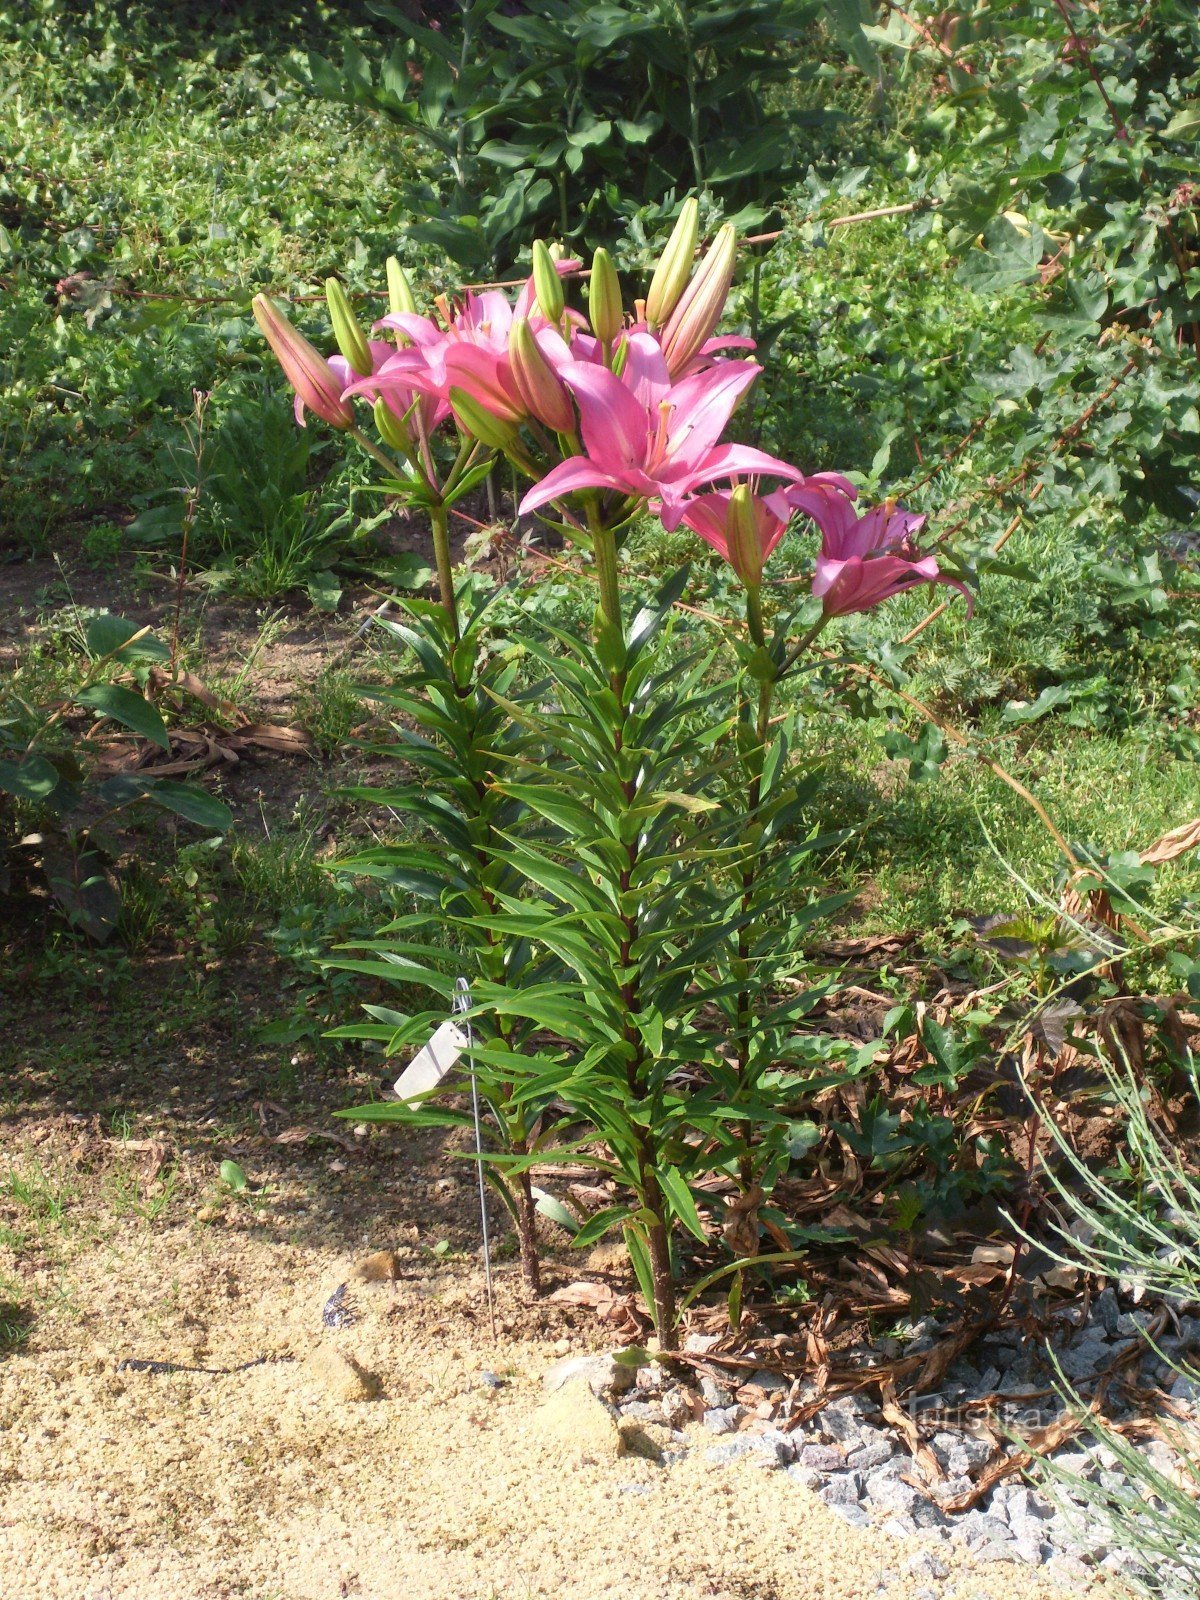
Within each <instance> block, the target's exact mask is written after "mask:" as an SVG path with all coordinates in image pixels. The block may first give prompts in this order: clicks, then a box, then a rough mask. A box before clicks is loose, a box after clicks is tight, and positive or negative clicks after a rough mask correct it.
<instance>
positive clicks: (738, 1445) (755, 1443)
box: [704, 1433, 788, 1467]
mask: <svg viewBox="0 0 1200 1600" xmlns="http://www.w3.org/2000/svg"><path fill="white" fill-rule="evenodd" d="M743 1458H745V1459H749V1460H750V1461H752V1462H753V1464H754V1465H755V1466H763V1467H783V1466H786V1465H787V1462H788V1450H787V1448H786V1447H783V1448H781V1447H780V1445H779V1443H778V1440H777V1439H776V1438H775V1437H774V1436H773V1435H772V1434H768V1433H742V1434H739V1435H738V1437H737V1438H736V1439H727V1440H725V1441H724V1442H723V1443H721V1444H712V1445H709V1447H708V1449H707V1450H706V1451H705V1452H704V1459H705V1460H706V1461H711V1462H712V1463H713V1464H714V1465H715V1466H718V1467H723V1466H727V1465H728V1464H729V1462H731V1461H740V1460H742V1459H743Z"/></svg>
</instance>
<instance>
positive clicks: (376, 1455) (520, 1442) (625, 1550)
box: [0, 1129, 1061, 1600]
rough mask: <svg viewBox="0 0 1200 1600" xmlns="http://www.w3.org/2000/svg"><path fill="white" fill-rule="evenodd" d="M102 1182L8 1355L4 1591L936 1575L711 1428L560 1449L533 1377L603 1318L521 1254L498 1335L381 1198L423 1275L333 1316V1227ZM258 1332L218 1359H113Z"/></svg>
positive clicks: (41, 1599)
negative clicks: (315, 1367) (592, 1458)
mask: <svg viewBox="0 0 1200 1600" xmlns="http://www.w3.org/2000/svg"><path fill="white" fill-rule="evenodd" d="M12 1131H13V1130H11V1129H10V1137H11V1134H12ZM419 1154H420V1153H419V1152H418V1155H419ZM395 1155H396V1157H397V1159H398V1161H400V1162H403V1161H404V1157H405V1152H404V1151H403V1150H401V1149H397V1150H396V1152H395ZM95 1176H96V1175H93V1177H95ZM90 1198H91V1197H90V1196H89V1197H87V1198H85V1199H84V1200H81V1202H80V1209H81V1210H83V1211H85V1212H87V1213H88V1214H89V1216H90V1228H91V1229H94V1230H95V1231H94V1234H93V1236H92V1237H75V1236H71V1237H68V1238H66V1242H65V1244H64V1245H63V1247H62V1248H61V1249H51V1250H50V1251H48V1252H47V1255H46V1258H45V1265H44V1266H42V1267H40V1268H38V1269H36V1270H35V1272H34V1280H35V1283H40V1284H41V1286H42V1287H43V1288H45V1289H47V1290H49V1291H50V1296H51V1298H50V1299H49V1300H48V1301H47V1302H46V1303H45V1307H44V1309H43V1311H42V1312H41V1314H40V1315H39V1317H38V1320H37V1323H36V1325H35V1326H34V1328H33V1330H32V1331H31V1333H30V1335H29V1337H28V1340H27V1342H26V1343H25V1345H24V1347H23V1348H20V1349H19V1350H17V1351H15V1352H14V1353H11V1354H9V1355H8V1356H7V1357H6V1358H5V1359H4V1361H3V1364H2V1366H0V1482H3V1484H4V1494H3V1509H2V1512H0V1593H2V1594H3V1595H4V1596H5V1597H6V1600H51V1597H53V1600H175V1597H177V1596H178V1597H180V1600H184V1597H186V1600H232V1597H235V1596H236V1597H242V1596H253V1597H255V1600H268V1597H272V1596H278V1597H286V1600H333V1597H341V1596H353V1597H361V1600H491V1597H504V1600H509V1597H526V1596H528V1597H539V1600H541V1597H547V1600H549V1597H554V1600H558V1597H560V1596H563V1595H567V1596H570V1597H571V1600H601V1597H604V1600H608V1597H613V1600H616V1597H620V1600H668V1597H669V1600H676V1597H679V1600H683V1597H685V1596H687V1597H689V1600H690V1597H693V1596H705V1597H710V1600H861V1597H863V1596H869V1595H873V1594H875V1593H876V1592H877V1589H878V1584H879V1581H880V1578H881V1576H882V1575H883V1574H885V1573H887V1574H891V1575H893V1581H892V1582H891V1583H890V1585H889V1587H888V1590H887V1593H888V1595H889V1597H896V1600H905V1597H911V1596H913V1595H915V1593H916V1591H917V1590H918V1589H919V1588H921V1587H922V1585H921V1584H920V1583H919V1582H918V1581H917V1580H916V1579H911V1580H910V1579H909V1578H907V1577H906V1576H904V1569H905V1561H906V1559H907V1557H908V1556H909V1555H910V1554H911V1553H912V1551H913V1549H915V1546H914V1547H910V1546H909V1545H908V1544H907V1543H901V1544H897V1543H896V1542H895V1541H894V1540H890V1539H888V1538H887V1537H886V1536H884V1535H882V1534H875V1533H866V1532H860V1531H857V1530H854V1529H851V1528H849V1527H847V1526H846V1525H845V1524H844V1523H842V1522H840V1521H839V1520H838V1519H836V1518H835V1517H834V1516H833V1514H832V1513H831V1512H829V1511H827V1510H826V1509H825V1507H824V1506H823V1505H822V1504H821V1503H820V1502H819V1501H818V1500H816V1499H815V1498H814V1497H813V1496H812V1495H810V1494H809V1493H808V1492H806V1491H805V1490H803V1489H801V1488H800V1487H799V1486H798V1485H796V1484H795V1483H793V1482H791V1481H790V1480H788V1479H787V1478H785V1477H784V1476H783V1475H781V1474H777V1473H766V1472H763V1471H759V1470H755V1469H754V1468H751V1467H745V1466H741V1465H740V1464H739V1465H736V1466H734V1467H715V1466H711V1465H708V1464H706V1463H705V1462H704V1460H703V1456H702V1452H701V1451H699V1450H697V1451H694V1452H693V1453H692V1455H691V1456H690V1457H689V1458H688V1460H687V1461H685V1462H684V1463H683V1464H682V1465H680V1466H677V1467H674V1468H671V1469H669V1471H668V1470H666V1469H664V1468H662V1467H660V1466H658V1465H656V1464H655V1463H652V1462H650V1461H647V1460H642V1459H637V1458H633V1457H625V1456H617V1455H615V1454H614V1455H613V1456H612V1458H611V1459H608V1460H604V1461H601V1462H598V1463H593V1464H587V1465H584V1464H580V1463H579V1461H578V1460H577V1459H574V1458H573V1457H572V1455H571V1453H570V1452H569V1451H567V1452H565V1453H564V1452H563V1450H562V1448H561V1447H560V1446H559V1445H557V1444H556V1443H555V1441H554V1438H553V1437H552V1436H550V1435H548V1433H547V1431H546V1429H545V1428H544V1427H543V1425H542V1421H541V1418H540V1414H539V1410H538V1406H539V1402H540V1398H541V1396H540V1377H541V1374H542V1372H543V1371H544V1369H545V1368H546V1366H547V1365H548V1364H549V1363H550V1361H551V1360H552V1359H553V1358H554V1356H555V1354H556V1353H560V1352H561V1350H562V1348H563V1343H562V1341H563V1340H564V1339H565V1340H569V1343H570V1347H571V1348H572V1349H574V1348H576V1347H580V1348H582V1347H586V1346H587V1345H588V1344H591V1343H594V1342H595V1339H594V1335H593V1334H592V1333H591V1331H590V1330H589V1329H588V1328H587V1327H586V1326H585V1327H581V1328H579V1329H577V1330H574V1331H572V1330H571V1329H570V1327H569V1325H568V1323H567V1321H566V1318H565V1316H564V1315H563V1314H562V1313H559V1312H557V1311H556V1309H555V1308H552V1307H545V1306H543V1307H541V1308H534V1309H530V1308H528V1307H526V1306H525V1305H524V1304H523V1303H522V1302H521V1300H520V1297H519V1293H518V1290H517V1287H516V1283H515V1272H514V1269H513V1268H512V1267H511V1266H505V1267H503V1268H502V1270H501V1272H500V1275H499V1280H498V1290H499V1301H500V1307H499V1309H500V1327H499V1331H498V1334H497V1337H496V1339H495V1340H493V1339H492V1338H491V1336H490V1334H489V1331H488V1326H487V1318H486V1313H485V1310H484V1306H483V1302H482V1297H481V1292H480V1291H481V1286H480V1278H479V1273H478V1271H477V1269H476V1268H475V1267H474V1266H473V1265H470V1264H467V1263H461V1262H460V1263H451V1264H449V1265H446V1266H442V1265H437V1264H433V1263H430V1262H429V1261H428V1259H427V1258H422V1256H421V1255H420V1253H419V1252H418V1250H417V1249H416V1248H415V1247H413V1246H412V1245H411V1243H408V1244H406V1243H405V1235H404V1234H403V1232H402V1231H401V1230H400V1229H399V1228H398V1226H397V1225H396V1224H395V1223H394V1224H393V1226H392V1228H391V1229H388V1228H385V1227H384V1226H383V1223H382V1219H381V1221H380V1227H379V1231H377V1232H374V1233H372V1234H371V1235H370V1236H369V1237H366V1238H364V1239H363V1243H369V1244H371V1245H378V1244H382V1243H386V1242H398V1243H400V1244H401V1247H402V1248H401V1260H402V1271H405V1272H408V1273H410V1274H411V1275H410V1276H408V1277H405V1278H403V1279H402V1280H401V1281H400V1282H399V1283H398V1284H396V1285H395V1286H393V1285H391V1284H380V1285H365V1284H364V1285H361V1286H356V1287H355V1288H354V1290H353V1291H352V1300H353V1304H354V1306H355V1309H356V1311H357V1313H358V1319H359V1320H358V1321H357V1323H356V1324H355V1325H354V1326H353V1327H352V1328H349V1329H345V1330H342V1331H340V1332H337V1333H332V1334H331V1333H324V1334H323V1333H322V1330H321V1315H320V1313H321V1307H322V1305H323V1303H324V1301H325V1299H326V1297H327V1296H328V1295H329V1293H330V1292H331V1291H332V1290H333V1289H334V1288H335V1287H336V1285H337V1284H338V1283H340V1282H342V1281H343V1280H344V1279H345V1278H346V1277H347V1276H348V1274H349V1272H350V1271H351V1268H352V1264H353V1259H354V1255H353V1252H348V1251H347V1250H346V1249H345V1247H344V1246H345V1242H346V1241H344V1240H342V1241H338V1240H336V1239H335V1237H334V1234H335V1232H336V1230H334V1229H332V1228H331V1229H330V1230H329V1236H328V1237H326V1238H321V1237H319V1235H318V1233H316V1232H314V1231H311V1230H310V1231H307V1232H306V1233H303V1234H302V1233H301V1232H300V1231H299V1230H297V1229H296V1228H294V1227H293V1226H291V1225H290V1224H289V1223H288V1222H286V1221H283V1220H279V1219H280V1217H281V1216H282V1215H286V1213H278V1212H275V1213H272V1212H267V1213H266V1214H265V1215H266V1221H265V1222H264V1223H262V1224H261V1225H258V1224H257V1222H256V1219H255V1215H254V1213H253V1212H251V1211H250V1210H248V1208H246V1207H243V1206H238V1207H234V1208H232V1209H227V1210H226V1211H225V1212H224V1213H223V1214H224V1216H225V1217H226V1218H227V1219H228V1220H227V1221H225V1222H220V1223H217V1224H215V1225H214V1224H207V1225H206V1224H199V1223H197V1221H196V1220H195V1216H194V1215H192V1216H190V1217H189V1216H187V1215H185V1214H181V1213H180V1212H179V1211H177V1212H176V1215H175V1220H174V1221H172V1222H170V1223H169V1224H166V1225H157V1226H153V1225H149V1224H146V1223H144V1222H142V1221H140V1220H139V1219H134V1218H126V1219H125V1220H124V1221H123V1222H121V1223H120V1224H119V1225H112V1224H113V1222H114V1219H113V1218H112V1217H111V1215H110V1216H109V1217H108V1219H107V1221H108V1223H109V1225H108V1226H106V1225H105V1218H104V1217H103V1216H101V1215H100V1214H98V1213H97V1211H96V1209H95V1207H94V1205H89V1204H88V1199H90ZM384 1209H386V1208H384ZM252 1224H254V1225H252ZM322 1340H324V1342H325V1344H326V1345H333V1346H335V1347H336V1348H338V1349H339V1350H341V1351H343V1352H344V1353H346V1354H348V1355H350V1356H352V1357H353V1358H354V1359H355V1360H357V1361H358V1362H359V1363H360V1365H361V1366H362V1368H363V1369H364V1370H365V1371H366V1372H367V1373H369V1374H370V1375H371V1377H372V1379H373V1380H374V1381H375V1382H376V1384H377V1385H378V1393H377V1396H376V1397H375V1398H373V1399H370V1400H363V1401H357V1402H348V1401H345V1400H342V1399H340V1398H338V1397H337V1396H335V1395H334V1394H332V1393H331V1392H329V1391H328V1390H327V1389H326V1388H325V1387H324V1386H323V1385H322V1384H321V1383H320V1382H318V1381H317V1380H316V1379H314V1378H313V1377H312V1376H311V1374H310V1372H309V1370H308V1369H306V1368H305V1366H304V1365H303V1364H302V1359H301V1358H304V1357H305V1356H307V1355H308V1354H309V1353H310V1352H311V1351H312V1350H313V1348H314V1347H315V1346H316V1345H317V1344H318V1343H319V1342H321V1341H322ZM262 1355H266V1356H268V1357H270V1358H271V1359H270V1360H269V1361H268V1362H267V1363H265V1364H263V1365H260V1366H255V1367H252V1368H250V1369H248V1370H246V1371H243V1372H240V1373H234V1374H232V1375H229V1376H207V1375H201V1374H194V1373H179V1374H170V1375H155V1374H151V1373H143V1372H134V1371H124V1372H118V1371H117V1370H116V1369H117V1365H118V1363H119V1362H120V1361H121V1360H123V1359H124V1358H126V1357H128V1356H140V1357H150V1358H168V1359H171V1360H175V1361H189V1362H192V1363H195V1364H198V1365H206V1366H234V1365H236V1364H238V1363H240V1362H243V1361H248V1360H252V1359H254V1358H255V1357H258V1356H262ZM289 1358H290V1359H289ZM485 1369H486V1370H489V1371H491V1372H494V1373H497V1374H499V1375H501V1376H503V1377H505V1378H506V1379H507V1382H506V1383H505V1385H504V1387H502V1388H500V1389H497V1390H492V1389H489V1388H487V1387H485V1386H484V1385H483V1383H482V1382H481V1378H480V1373H481V1371H483V1370H485ZM637 1491H641V1492H637ZM949 1559H950V1560H951V1561H952V1562H953V1561H954V1560H955V1558H953V1557H951V1558H949ZM959 1559H960V1560H961V1561H962V1562H963V1566H961V1567H959V1568H958V1570H957V1571H956V1572H955V1574H954V1575H953V1576H952V1579H951V1581H952V1582H953V1581H957V1583H958V1586H959V1592H960V1593H969V1594H970V1595H971V1596H972V1597H975V1596H978V1597H979V1600H985V1597H986V1600H1043V1597H1045V1600H1050V1597H1051V1596H1052V1595H1054V1594H1055V1593H1056V1592H1061V1591H1056V1590H1055V1588H1054V1586H1053V1585H1052V1584H1049V1583H1047V1582H1043V1581H1040V1580H1039V1579H1037V1578H1035V1577H1032V1576H1027V1575H1025V1574H1023V1573H1017V1572H1015V1571H1014V1570H1013V1569H1012V1568H1004V1569H986V1568H980V1569H978V1570H972V1571H970V1573H969V1586H968V1588H967V1589H965V1590H964V1589H963V1588H962V1582H963V1579H964V1577H966V1576H967V1571H966V1567H967V1566H969V1561H968V1559H967V1558H959ZM926 1582H927V1580H926Z"/></svg>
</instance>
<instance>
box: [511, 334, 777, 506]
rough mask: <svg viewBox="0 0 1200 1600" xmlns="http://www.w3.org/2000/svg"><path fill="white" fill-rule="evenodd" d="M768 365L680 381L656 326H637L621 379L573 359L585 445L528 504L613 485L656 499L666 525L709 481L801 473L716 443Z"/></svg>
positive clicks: (729, 366) (737, 365) (566, 377)
mask: <svg viewBox="0 0 1200 1600" xmlns="http://www.w3.org/2000/svg"><path fill="white" fill-rule="evenodd" d="M760 370H761V369H760V368H759V367H757V366H756V365H755V364H754V363H753V362H752V361H722V362H719V363H717V364H716V365H715V366H712V367H709V368H707V369H706V370H705V371H703V372H698V373H694V374H692V376H690V377H688V378H684V379H683V380H682V382H680V383H672V381H671V377H670V374H669V373H668V371H667V364H666V361H665V360H664V358H663V354H662V351H661V349H660V348H659V345H658V341H657V340H656V339H655V338H654V337H653V336H652V335H650V334H648V333H635V334H631V335H630V337H629V349H628V354H627V356H626V359H625V365H624V368H623V370H622V372H621V376H620V377H619V378H618V377H617V376H616V375H615V374H614V373H612V372H610V371H608V369H607V368H606V367H603V366H601V365H598V364H593V363H590V362H578V361H572V362H567V363H565V364H564V365H563V366H562V367H560V369H559V376H560V377H561V378H562V379H563V381H564V382H565V383H566V385H567V387H568V388H569V389H570V390H571V392H572V393H573V394H574V396H575V402H576V405H577V406H578V407H579V419H580V428H581V431H582V434H583V447H584V454H582V455H578V456H572V457H570V459H569V460H567V461H564V462H562V463H561V465H559V466H557V467H555V468H554V469H553V470H552V471H551V472H549V473H547V475H546V476H545V477H544V478H543V479H542V481H541V482H540V483H538V484H535V485H534V487H533V488H532V489H530V491H529V492H528V494H526V496H525V498H524V499H523V500H522V501H521V507H520V509H521V511H522V513H524V512H528V511H533V510H536V509H537V507H538V506H544V505H546V504H548V503H549V502H550V501H551V500H557V499H559V498H560V497H562V496H563V495H569V494H575V493H577V492H578V491H580V490H582V489H611V490H614V491H615V492H616V493H618V494H622V495H628V496H630V497H631V498H633V499H636V500H653V501H656V502H657V503H658V505H657V509H658V513H659V516H660V517H661V518H662V521H663V524H664V525H665V526H666V527H667V528H674V527H676V526H677V525H678V523H679V522H680V520H681V519H682V517H683V514H684V511H685V509H686V505H687V499H688V496H689V495H691V494H692V493H693V492H694V491H695V490H696V489H697V488H699V487H701V486H702V485H707V484H710V483H716V482H719V481H720V480H721V479H724V478H732V477H736V476H744V475H747V474H751V473H753V474H758V473H764V474H767V475H769V476H773V477H778V478H783V479H785V480H790V481H793V482H799V481H802V479H803V474H802V473H800V472H799V471H797V469H796V468H795V467H791V466H789V465H788V464H787V462H785V461H777V460H776V459H775V457H774V456H769V455H767V454H766V452H765V451H762V450H757V449H754V448H753V447H752V446H750V445H740V444H723V445H722V444H718V443H717V440H718V439H719V438H720V436H721V434H722V433H723V432H724V430H725V426H726V424H727V423H728V421H729V418H730V417H731V416H732V414H733V411H734V408H735V407H736V406H737V404H738V402H739V401H740V400H741V398H742V396H743V395H744V394H745V392H746V390H747V389H748V388H749V387H750V385H751V384H752V383H753V382H754V380H755V378H756V377H757V376H758V374H759V371H760Z"/></svg>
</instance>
